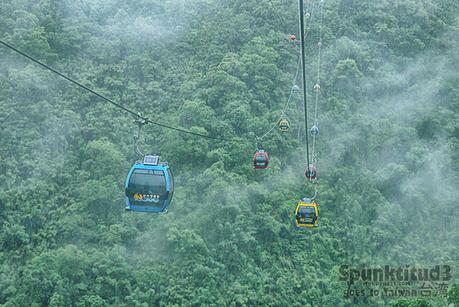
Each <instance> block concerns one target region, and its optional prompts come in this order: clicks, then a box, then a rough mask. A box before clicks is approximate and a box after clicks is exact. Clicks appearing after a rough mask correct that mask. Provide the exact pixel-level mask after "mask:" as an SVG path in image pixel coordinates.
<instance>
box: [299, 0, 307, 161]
mask: <svg viewBox="0 0 459 307" xmlns="http://www.w3.org/2000/svg"><path fill="white" fill-rule="evenodd" d="M299 15H300V16H299V17H300V43H301V68H302V77H303V78H302V79H303V101H304V127H305V128H304V129H305V135H306V137H305V138H306V165H308V166H309V137H308V132H307V131H308V100H307V94H306V91H307V88H306V63H305V60H306V50H305V33H304V1H303V0H299Z"/></svg>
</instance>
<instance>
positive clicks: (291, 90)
mask: <svg viewBox="0 0 459 307" xmlns="http://www.w3.org/2000/svg"><path fill="white" fill-rule="evenodd" d="M270 3H271V4H272V5H273V3H272V1H270ZM310 9H311V13H312V11H313V4H311V8H310ZM312 17H313V14H310V17H309V18H308V21H307V22H308V23H309V25H310V24H311V23H312V20H313V18H312ZM279 18H281V17H280V16H279ZM284 23H285V22H284ZM308 33H309V32H307V33H306V34H305V37H304V40H306V38H307V37H308V35H307V34H308ZM300 68H301V55H299V56H298V60H297V68H296V72H295V76H294V78H293V84H292V87H291V89H290V95H289V97H288V99H287V101H286V103H285V105H284V108H283V109H282V113H281V115H280V117H279V118H278V120H277V121H276V122H275V123H274V124H273V125H272V126H271V128H270V129H269V130H268V131H267V132H265V134H263V135H262V136H261V137H258V136H256V137H255V138H256V140H255V142H256V144H257V148H258V141H262V140H263V139H264V138H265V137H266V136H267V135H269V134H270V133H271V132H272V131H273V130H274V129H275V128H276V127H277V126H278V124H279V122H280V121H281V120H282V119H283V118H284V116H285V115H286V112H287V110H288V106H289V104H290V101H291V100H292V97H293V94H294V93H295V92H296V89H295V87H297V84H296V83H297V80H298V74H299V72H300Z"/></svg>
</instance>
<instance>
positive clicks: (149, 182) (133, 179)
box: [124, 155, 174, 213]
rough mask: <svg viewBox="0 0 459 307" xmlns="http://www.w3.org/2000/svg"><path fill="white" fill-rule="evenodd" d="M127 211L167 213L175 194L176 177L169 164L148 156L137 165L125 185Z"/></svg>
mask: <svg viewBox="0 0 459 307" xmlns="http://www.w3.org/2000/svg"><path fill="white" fill-rule="evenodd" d="M124 188H125V195H126V196H125V202H126V210H132V211H138V212H152V213H166V212H167V208H168V207H169V205H170V203H171V200H172V195H173V194H174V177H173V176H172V172H171V169H170V168H169V165H168V164H167V162H163V163H159V157H158V156H153V155H146V156H145V157H144V159H143V163H135V164H134V165H133V166H132V167H131V170H130V171H129V174H128V176H127V178H126V182H125V184H124Z"/></svg>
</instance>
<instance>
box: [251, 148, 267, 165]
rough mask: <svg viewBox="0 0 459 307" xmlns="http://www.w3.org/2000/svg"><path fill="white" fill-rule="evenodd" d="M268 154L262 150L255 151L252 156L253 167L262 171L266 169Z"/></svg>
mask: <svg viewBox="0 0 459 307" xmlns="http://www.w3.org/2000/svg"><path fill="white" fill-rule="evenodd" d="M268 161H269V158H268V153H267V152H266V151H264V150H263V149H259V150H257V152H256V153H255V155H254V156H253V166H254V167H255V169H264V168H267V167H268Z"/></svg>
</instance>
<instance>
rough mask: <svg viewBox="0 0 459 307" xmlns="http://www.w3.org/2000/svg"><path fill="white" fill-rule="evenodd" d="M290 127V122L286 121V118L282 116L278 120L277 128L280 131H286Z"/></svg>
mask: <svg viewBox="0 0 459 307" xmlns="http://www.w3.org/2000/svg"><path fill="white" fill-rule="evenodd" d="M289 128H290V123H289V122H288V119H286V118H283V119H281V120H280V121H279V130H280V131H282V132H287V131H288V129H289Z"/></svg>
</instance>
